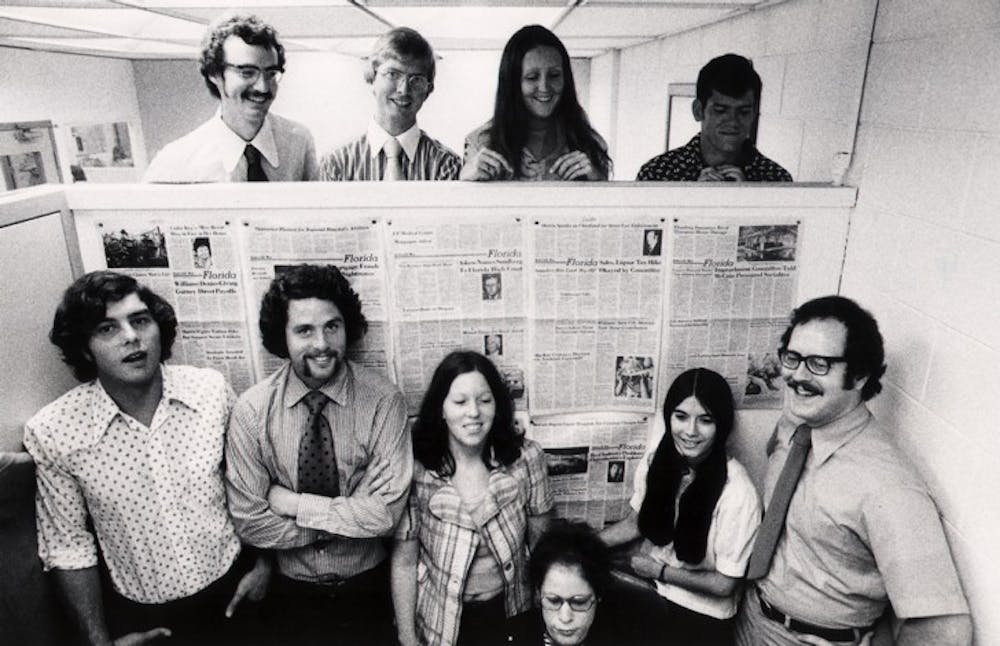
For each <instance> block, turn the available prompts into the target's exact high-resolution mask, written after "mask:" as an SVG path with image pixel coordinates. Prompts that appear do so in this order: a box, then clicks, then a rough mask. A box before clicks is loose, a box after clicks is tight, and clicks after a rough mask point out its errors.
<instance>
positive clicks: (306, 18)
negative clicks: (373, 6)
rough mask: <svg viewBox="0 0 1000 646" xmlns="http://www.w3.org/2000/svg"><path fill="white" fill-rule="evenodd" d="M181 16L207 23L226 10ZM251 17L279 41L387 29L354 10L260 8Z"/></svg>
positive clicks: (187, 11)
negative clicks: (273, 32) (272, 30)
mask: <svg viewBox="0 0 1000 646" xmlns="http://www.w3.org/2000/svg"><path fill="white" fill-rule="evenodd" d="M230 11H231V10H230ZM183 13H184V14H185V15H188V16H191V17H192V18H195V19H197V20H200V21H202V22H206V23H207V22H210V21H212V20H214V19H215V18H216V17H218V16H221V15H222V14H224V13H227V10H226V9H225V8H220V7H212V8H207V9H206V8H201V9H183ZM253 13H255V14H256V15H258V16H260V18H261V20H263V21H264V22H266V23H268V24H270V25H272V26H274V28H275V29H277V30H278V33H279V34H280V35H281V37H282V38H298V37H323V36H364V35H373V34H381V33H382V32H384V31H386V30H387V29H388V28H389V27H388V26H387V25H386V24H385V23H383V22H381V21H379V20H377V19H375V18H373V17H372V16H370V15H368V14H367V13H365V12H364V11H361V10H359V9H357V8H356V7H314V6H310V7H260V8H256V9H254V11H253ZM202 30H204V27H202Z"/></svg>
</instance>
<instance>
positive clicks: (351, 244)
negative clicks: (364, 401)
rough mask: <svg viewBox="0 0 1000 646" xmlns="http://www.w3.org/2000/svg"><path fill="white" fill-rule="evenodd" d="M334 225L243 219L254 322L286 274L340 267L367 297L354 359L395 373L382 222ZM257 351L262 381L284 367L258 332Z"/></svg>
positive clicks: (325, 221) (361, 219) (352, 221)
mask: <svg viewBox="0 0 1000 646" xmlns="http://www.w3.org/2000/svg"><path fill="white" fill-rule="evenodd" d="M331 220H332V218H328V219H318V218H316V217H295V216H291V215H289V214H280V215H260V216H253V217H247V218H245V219H244V220H243V222H242V226H241V227H240V228H241V233H242V235H241V243H242V244H243V245H244V247H245V249H246V252H245V254H244V257H245V258H246V263H247V267H246V271H247V275H249V276H250V280H249V281H248V282H249V285H248V286H247V290H248V296H247V298H248V299H250V301H251V302H252V303H253V307H252V308H251V311H252V318H253V320H256V319H257V316H258V312H259V311H260V301H261V299H262V298H263V296H264V293H265V292H266V291H267V288H268V286H269V285H270V284H271V281H272V280H273V279H274V277H275V276H277V275H279V274H280V273H281V272H282V271H286V270H287V269H288V268H290V267H293V266H295V265H300V264H303V263H308V264H317V265H335V266H336V267H337V268H338V269H340V271H341V273H343V275H344V277H345V278H346V279H347V280H348V281H349V282H350V283H351V287H352V288H353V289H354V291H356V292H357V293H358V296H359V297H360V298H361V307H362V311H363V313H364V315H365V319H367V321H368V333H367V334H365V336H364V337H363V338H362V339H361V341H359V342H358V343H357V344H355V346H353V347H351V348H349V349H348V353H347V355H348V358H349V359H351V360H352V361H355V362H357V363H359V364H361V365H364V366H366V367H368V368H373V369H375V370H379V371H381V372H383V373H385V374H389V373H390V364H389V353H390V348H391V346H390V343H391V340H390V335H389V328H388V326H389V323H388V319H389V315H388V304H387V302H386V294H387V290H386V270H385V259H384V258H383V257H382V237H381V232H380V228H379V223H378V221H377V220H373V219H372V218H370V217H357V218H354V219H351V218H347V217H344V216H338V217H337V218H336V220H335V221H331ZM254 350H255V353H256V357H257V358H256V360H255V362H256V365H257V367H258V370H259V371H260V373H259V374H260V376H261V377H263V376H266V375H269V374H271V373H272V372H273V371H274V370H275V369H277V368H278V367H280V366H281V364H282V359H279V358H278V357H275V356H273V355H272V354H270V353H269V352H267V350H265V349H264V347H263V345H262V344H261V342H260V333H259V331H258V330H257V328H256V327H254Z"/></svg>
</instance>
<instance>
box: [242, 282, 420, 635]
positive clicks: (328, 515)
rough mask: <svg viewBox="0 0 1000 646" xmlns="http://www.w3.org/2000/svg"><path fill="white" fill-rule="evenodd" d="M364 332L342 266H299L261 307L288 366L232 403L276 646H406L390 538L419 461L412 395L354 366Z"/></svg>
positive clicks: (247, 516)
mask: <svg viewBox="0 0 1000 646" xmlns="http://www.w3.org/2000/svg"><path fill="white" fill-rule="evenodd" d="M367 329H368V323H367V322H366V320H365V317H364V315H363V314H362V312H361V300H360V299H359V298H358V295H357V294H356V293H355V292H354V290H353V289H351V286H350V283H348V282H347V279H346V278H344V276H343V274H341V273H340V271H339V270H338V269H337V268H336V267H333V266H318V265H298V266H295V267H291V268H289V269H287V270H285V271H283V272H281V273H279V274H278V275H277V276H276V277H275V278H274V280H273V281H272V282H271V285H270V287H269V289H268V291H267V293H266V294H265V295H264V298H263V300H262V302H261V308H260V331H261V335H262V339H263V343H264V347H265V348H266V349H267V350H268V351H269V352H270V353H271V354H273V355H275V356H278V357H281V358H283V359H286V361H285V362H284V364H283V365H282V366H281V368H279V369H278V370H277V371H275V372H274V373H273V374H272V375H271V376H270V377H268V378H267V379H265V380H264V381H262V382H260V383H258V384H257V385H255V386H253V387H252V388H250V389H249V390H247V391H246V392H245V393H243V395H241V396H240V398H239V400H238V401H237V402H236V405H235V406H234V407H233V414H232V416H231V418H230V422H229V435H228V437H227V444H226V464H227V469H226V480H227V488H228V491H229V510H230V513H231V514H232V517H233V523H234V524H235V525H236V531H237V532H239V535H240V537H241V538H242V539H243V540H244V541H245V542H247V543H249V544H250V545H253V546H255V547H258V548H261V549H266V550H273V551H274V554H275V557H276V562H277V570H278V571H277V572H276V573H275V577H274V580H273V581H272V586H271V590H270V592H269V593H268V597H267V602H266V604H267V605H266V607H265V613H266V615H267V616H268V617H270V618H272V619H273V628H274V634H273V635H272V641H273V643H276V644H285V643H294V644H316V645H320V644H323V645H327V644H395V635H396V631H395V629H394V628H393V625H392V618H393V614H392V606H391V601H390V597H389V566H388V561H387V559H386V556H387V552H386V545H387V542H386V541H385V538H386V537H388V536H390V535H391V534H392V530H393V528H394V527H395V526H396V523H397V521H399V518H400V516H401V515H402V513H403V508H404V505H405V504H406V500H407V495H408V493H409V489H410V479H411V478H412V475H413V452H412V450H411V448H410V436H409V433H407V432H406V406H405V403H404V400H403V395H402V393H400V392H399V389H398V388H396V386H394V385H393V384H392V383H391V382H390V381H389V380H388V379H386V378H385V377H384V376H383V375H381V374H379V373H377V372H375V371H373V370H370V369H368V368H365V367H363V366H360V365H358V364H356V363H354V362H353V361H350V360H348V358H347V348H348V347H349V346H353V345H355V344H357V343H359V342H360V341H361V339H362V337H363V336H364V335H365V332H366V330H367Z"/></svg>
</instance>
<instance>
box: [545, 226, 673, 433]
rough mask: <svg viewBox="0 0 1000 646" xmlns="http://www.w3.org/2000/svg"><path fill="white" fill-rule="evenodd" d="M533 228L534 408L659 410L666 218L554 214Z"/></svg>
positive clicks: (554, 410)
mask: <svg viewBox="0 0 1000 646" xmlns="http://www.w3.org/2000/svg"><path fill="white" fill-rule="evenodd" d="M533 232H534V236H533V243H534V254H533V258H532V260H531V264H530V269H529V273H528V278H529V280H528V282H529V288H530V291H531V298H532V308H533V312H534V316H533V318H532V319H531V342H532V362H533V374H532V378H531V379H529V383H530V384H531V386H532V392H533V396H532V399H531V402H530V403H531V411H532V413H533V414H551V413H561V412H566V411H568V410H570V409H572V410H581V409H582V410H620V411H633V412H639V413H643V412H645V413H649V412H652V411H653V409H654V408H655V405H656V401H657V399H658V397H659V395H658V384H657V381H658V379H657V375H658V374H659V372H660V366H659V357H660V326H661V322H662V316H663V305H664V298H663V293H664V289H663V281H664V279H665V268H664V265H663V244H664V243H663V236H664V233H665V228H664V224H663V223H662V222H661V221H660V220H659V219H656V218H649V219H648V220H642V219H632V220H629V221H623V220H621V219H620V218H610V217H608V218H597V217H589V218H585V219H583V220H582V221H581V220H580V218H573V219H570V218H565V217H556V216H551V217H545V218H541V217H540V218H538V219H537V220H535V221H534V226H533Z"/></svg>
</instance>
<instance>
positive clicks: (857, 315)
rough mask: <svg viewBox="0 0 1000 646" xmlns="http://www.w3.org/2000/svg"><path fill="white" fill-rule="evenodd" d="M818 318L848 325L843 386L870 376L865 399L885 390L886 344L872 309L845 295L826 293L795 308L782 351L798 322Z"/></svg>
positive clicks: (864, 393) (782, 339) (864, 387)
mask: <svg viewBox="0 0 1000 646" xmlns="http://www.w3.org/2000/svg"><path fill="white" fill-rule="evenodd" d="M817 319H833V320H836V321H840V322H841V323H843V324H844V327H845V328H847V339H846V340H845V341H844V357H845V358H846V359H847V370H846V372H844V388H853V387H854V384H855V382H856V381H857V380H858V379H860V378H864V377H867V378H868V380H867V381H866V382H865V385H864V386H862V387H861V399H862V401H868V400H869V399H871V398H872V397H874V396H875V395H877V394H879V393H880V392H882V384H881V383H880V380H881V378H882V375H883V374H885V346H884V345H883V343H882V333H881V332H879V330H878V322H876V321H875V317H874V316H872V315H871V313H870V312H869V311H868V310H866V309H864V308H862V307H861V306H860V305H858V304H857V303H855V302H854V301H852V300H851V299H849V298H844V297H843V296H823V297H820V298H814V299H813V300H811V301H808V302H806V303H803V304H802V305H800V306H799V307H798V308H796V309H795V310H794V311H793V312H792V316H791V319H790V321H789V323H788V327H787V328H786V329H785V332H784V333H783V334H782V335H781V346H780V349H781V350H782V351H784V350H787V349H788V341H789V340H790V339H791V338H792V331H793V330H794V329H795V327H796V326H798V325H802V324H803V323H808V322H809V321H813V320H817Z"/></svg>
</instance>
